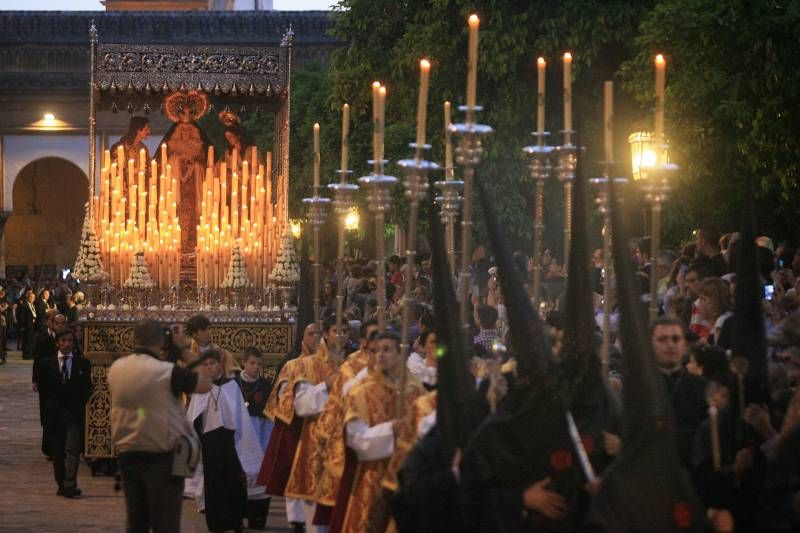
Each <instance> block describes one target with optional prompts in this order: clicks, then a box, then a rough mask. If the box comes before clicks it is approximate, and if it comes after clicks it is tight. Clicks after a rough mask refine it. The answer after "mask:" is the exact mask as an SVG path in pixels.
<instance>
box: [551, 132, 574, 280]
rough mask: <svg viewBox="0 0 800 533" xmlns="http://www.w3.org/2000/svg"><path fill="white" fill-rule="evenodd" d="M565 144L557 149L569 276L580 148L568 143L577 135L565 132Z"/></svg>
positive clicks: (565, 256) (566, 266)
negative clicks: (574, 194)
mask: <svg viewBox="0 0 800 533" xmlns="http://www.w3.org/2000/svg"><path fill="white" fill-rule="evenodd" d="M563 133H564V139H565V140H564V144H563V145H561V146H559V147H558V148H556V152H557V153H558V168H557V170H558V180H559V181H560V182H561V183H563V184H564V274H567V275H569V249H570V243H571V241H572V183H573V182H574V181H575V168H576V166H577V164H578V158H577V155H578V148H577V147H576V146H575V145H574V144H572V143H571V142H570V141H568V140H567V139H568V138H571V137H572V135H573V134H574V133H575V132H574V131H572V130H564V131H563Z"/></svg>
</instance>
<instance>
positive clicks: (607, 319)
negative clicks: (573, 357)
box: [589, 161, 628, 376]
mask: <svg viewBox="0 0 800 533" xmlns="http://www.w3.org/2000/svg"><path fill="white" fill-rule="evenodd" d="M601 165H603V169H604V171H603V176H602V177H600V178H592V179H590V180H589V183H591V184H592V186H594V188H595V194H596V196H597V197H596V199H595V203H596V204H597V207H598V209H599V211H600V214H601V215H603V342H602V344H601V345H600V362H601V364H602V367H603V375H604V376H607V375H608V360H609V353H610V350H611V279H612V278H613V274H614V262H613V261H612V260H611V239H612V227H611V193H610V190H609V189H610V186H611V179H613V180H614V185H615V186H621V185H624V184H626V183H628V180H627V179H625V178H611V179H609V176H610V175H611V169H612V167H613V165H614V163H613V162H612V161H603V162H601Z"/></svg>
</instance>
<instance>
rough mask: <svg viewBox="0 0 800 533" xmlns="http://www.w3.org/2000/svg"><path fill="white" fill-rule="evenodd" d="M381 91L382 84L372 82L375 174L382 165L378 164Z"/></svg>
mask: <svg viewBox="0 0 800 533" xmlns="http://www.w3.org/2000/svg"><path fill="white" fill-rule="evenodd" d="M380 89H381V82H379V81H373V82H372V159H373V160H374V161H375V173H377V172H378V168H379V165H380V163H379V162H378V160H379V155H380V154H379V152H380V150H379V149H378V144H379V142H380V141H379V140H378V130H379V129H380V124H379V122H380V115H381V109H380V106H381V104H380V101H381V97H380Z"/></svg>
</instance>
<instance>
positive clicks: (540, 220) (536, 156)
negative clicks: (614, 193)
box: [522, 131, 571, 310]
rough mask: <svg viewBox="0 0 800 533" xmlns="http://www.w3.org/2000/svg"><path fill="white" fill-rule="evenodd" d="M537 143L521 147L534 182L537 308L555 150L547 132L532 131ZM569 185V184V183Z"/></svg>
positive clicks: (535, 288) (534, 275)
mask: <svg viewBox="0 0 800 533" xmlns="http://www.w3.org/2000/svg"><path fill="white" fill-rule="evenodd" d="M533 135H534V136H535V137H536V138H537V141H538V142H537V143H536V144H535V145H532V146H526V147H525V148H523V149H522V151H523V152H525V155H527V156H528V157H529V158H530V165H529V166H528V168H529V169H530V171H531V178H533V180H534V181H535V182H536V196H535V206H536V207H535V212H534V222H533V249H534V256H533V302H534V305H535V307H536V309H537V310H538V309H539V304H540V300H541V297H542V231H543V229H544V184H545V182H546V181H547V178H549V177H550V171H551V170H552V169H553V167H552V166H551V165H550V156H551V155H552V154H553V152H554V151H555V148H554V147H553V146H548V145H546V144H544V141H545V138H546V137H547V136H548V135H550V133H549V132H546V131H545V132H542V133H534V134H533ZM570 187H571V185H570Z"/></svg>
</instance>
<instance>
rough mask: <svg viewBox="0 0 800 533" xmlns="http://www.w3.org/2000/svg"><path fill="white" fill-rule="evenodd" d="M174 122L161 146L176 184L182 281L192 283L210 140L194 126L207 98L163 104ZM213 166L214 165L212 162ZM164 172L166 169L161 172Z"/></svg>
mask: <svg viewBox="0 0 800 533" xmlns="http://www.w3.org/2000/svg"><path fill="white" fill-rule="evenodd" d="M164 108H165V111H166V114H167V116H168V117H169V118H170V119H171V120H172V121H173V122H175V124H173V125H172V127H171V128H170V129H169V130H167V133H166V135H164V138H163V139H162V140H161V144H163V143H166V144H167V162H168V164H169V165H170V166H171V167H172V176H173V178H175V179H176V180H177V183H178V197H177V200H176V201H177V204H178V205H177V212H178V221H179V223H180V225H181V270H180V278H181V282H189V283H193V282H194V281H195V280H196V272H197V257H196V246H197V223H198V217H199V213H200V201H201V199H202V186H203V178H204V176H205V168H206V166H207V162H206V158H207V154H208V147H209V146H211V144H212V143H211V139H209V138H208V136H207V135H206V134H205V133H204V132H203V130H201V129H200V127H199V126H198V125H197V120H198V119H199V118H200V117H202V116H203V115H204V114H205V112H206V111H207V110H208V97H207V96H206V95H205V94H203V93H200V92H197V91H189V92H175V93H173V94H171V95H170V96H168V97H167V98H166V100H165V102H164ZM212 163H213V162H212ZM162 172H165V170H162Z"/></svg>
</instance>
